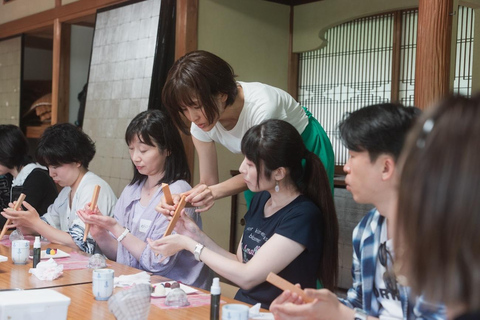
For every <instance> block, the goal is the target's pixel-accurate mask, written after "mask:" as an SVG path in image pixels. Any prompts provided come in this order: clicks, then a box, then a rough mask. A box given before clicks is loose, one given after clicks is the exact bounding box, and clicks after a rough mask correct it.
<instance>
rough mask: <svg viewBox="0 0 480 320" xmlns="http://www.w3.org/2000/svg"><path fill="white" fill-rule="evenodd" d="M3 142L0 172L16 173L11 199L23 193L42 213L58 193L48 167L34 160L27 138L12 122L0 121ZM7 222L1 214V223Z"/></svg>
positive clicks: (10, 191) (0, 135)
mask: <svg viewBox="0 0 480 320" xmlns="http://www.w3.org/2000/svg"><path fill="white" fill-rule="evenodd" d="M0 145H1V146H2V147H1V148H0V175H6V174H10V175H11V176H12V177H13V181H12V183H11V188H10V190H9V200H8V202H14V201H16V200H17V199H18V196H19V195H20V194H21V193H24V194H25V196H26V199H27V200H28V203H30V205H32V207H34V208H35V209H36V210H37V211H38V212H40V214H42V215H43V214H44V213H45V212H47V209H48V206H49V205H51V204H52V203H53V201H54V200H55V198H56V197H57V194H58V192H57V187H56V186H55V183H54V182H53V180H52V178H51V177H50V176H49V175H48V170H47V168H45V167H44V166H41V165H40V164H38V163H35V162H34V161H33V160H32V158H31V157H30V156H29V155H28V141H27V138H26V137H25V135H24V134H23V132H22V130H20V128H19V127H17V126H15V125H13V124H3V125H0ZM8 202H7V203H6V207H7V206H8ZM2 209H3V208H2ZM5 222H6V219H5V218H4V217H3V216H0V226H3V225H4V224H5Z"/></svg>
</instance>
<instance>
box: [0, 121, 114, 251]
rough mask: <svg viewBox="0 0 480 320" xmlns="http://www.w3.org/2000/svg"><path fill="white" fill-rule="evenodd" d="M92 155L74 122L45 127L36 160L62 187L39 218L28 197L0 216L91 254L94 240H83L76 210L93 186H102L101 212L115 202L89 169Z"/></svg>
mask: <svg viewBox="0 0 480 320" xmlns="http://www.w3.org/2000/svg"><path fill="white" fill-rule="evenodd" d="M94 155H95V144H94V143H93V141H92V140H91V139H90V137H89V136H88V135H86V134H85V133H84V132H82V131H81V129H79V128H77V127H75V126H74V125H73V124H70V123H61V124H56V125H54V126H51V127H49V128H47V129H46V130H45V132H44V133H43V135H42V137H41V138H40V141H39V143H38V148H37V155H36V156H37V160H38V162H39V163H40V164H42V165H45V166H46V167H48V171H49V173H50V176H51V177H52V179H53V181H55V183H57V184H58V185H59V186H61V187H63V189H62V191H60V193H59V195H58V197H57V198H56V199H55V201H54V202H53V204H52V205H50V206H49V207H48V210H47V212H46V213H45V214H44V215H43V216H42V217H40V216H39V214H38V212H37V210H35V208H34V207H32V206H31V205H30V204H29V203H28V198H26V201H24V202H23V206H24V207H25V208H26V209H27V210H25V211H14V210H13V209H12V208H8V209H5V210H4V211H3V212H2V215H3V216H4V217H5V218H7V219H11V220H12V221H13V224H12V225H11V227H18V228H20V229H21V231H22V232H23V233H24V234H40V235H42V236H43V237H45V238H47V239H48V240H49V241H51V242H53V243H60V244H63V245H66V246H69V247H71V248H75V249H77V248H80V249H81V250H82V251H85V252H87V253H93V252H94V251H95V242H94V240H93V239H92V237H91V236H89V237H88V238H87V241H86V242H84V241H83V234H84V231H85V224H84V223H83V221H82V220H81V219H80V218H79V217H78V216H77V213H76V212H77V210H79V209H83V208H84V207H85V205H86V204H87V203H89V202H90V201H91V200H92V195H93V190H94V188H95V185H99V186H100V188H101V189H100V194H99V196H98V202H97V206H98V208H99V209H100V210H101V212H102V213H103V214H105V215H109V216H110V215H112V214H113V208H114V206H115V203H116V201H117V198H116V196H115V194H114V193H113V190H112V189H111V188H110V186H109V185H108V183H106V182H105V181H104V180H103V179H102V178H100V177H99V176H97V175H96V174H94V173H93V172H91V171H88V165H89V163H90V161H91V160H92V159H93V156H94Z"/></svg>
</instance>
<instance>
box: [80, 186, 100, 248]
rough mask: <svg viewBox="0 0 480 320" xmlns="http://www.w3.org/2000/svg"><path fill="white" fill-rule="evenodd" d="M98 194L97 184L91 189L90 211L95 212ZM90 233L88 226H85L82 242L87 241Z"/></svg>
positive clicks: (98, 187)
mask: <svg viewBox="0 0 480 320" xmlns="http://www.w3.org/2000/svg"><path fill="white" fill-rule="evenodd" d="M99 193H100V186H99V185H98V184H97V185H96V186H95V189H93V196H92V201H90V210H92V211H93V210H95V206H96V205H97V201H98V195H99ZM89 232H90V225H89V224H86V225H85V233H84V234H83V242H85V241H87V237H88V233H89Z"/></svg>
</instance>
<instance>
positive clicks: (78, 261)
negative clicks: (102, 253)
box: [55, 252, 89, 270]
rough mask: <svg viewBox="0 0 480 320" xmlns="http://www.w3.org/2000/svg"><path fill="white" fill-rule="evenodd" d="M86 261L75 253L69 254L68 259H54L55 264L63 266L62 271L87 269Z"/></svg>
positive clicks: (82, 256) (84, 257)
mask: <svg viewBox="0 0 480 320" xmlns="http://www.w3.org/2000/svg"><path fill="white" fill-rule="evenodd" d="M88 259H89V257H86V256H84V255H81V254H80V253H77V252H70V257H67V258H58V259H55V262H57V264H63V270H75V269H86V268H88Z"/></svg>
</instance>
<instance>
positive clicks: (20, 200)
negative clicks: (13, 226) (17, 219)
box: [0, 193, 26, 240]
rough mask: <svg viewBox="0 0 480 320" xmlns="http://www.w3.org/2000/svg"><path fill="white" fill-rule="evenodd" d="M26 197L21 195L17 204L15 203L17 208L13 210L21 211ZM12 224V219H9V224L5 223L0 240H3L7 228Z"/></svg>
mask: <svg viewBox="0 0 480 320" xmlns="http://www.w3.org/2000/svg"><path fill="white" fill-rule="evenodd" d="M25 197H26V195H25V194H24V193H20V195H19V196H18V199H17V202H15V206H14V207H13V210H15V211H18V210H20V207H21V205H22V202H23V200H25ZM10 223H11V221H10V219H7V222H5V225H4V226H3V229H2V232H1V233H0V240H1V239H2V238H3V236H4V235H5V232H7V230H8V228H7V226H8V225H9V224H10Z"/></svg>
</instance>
